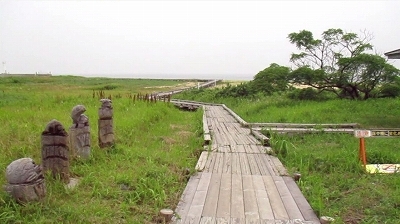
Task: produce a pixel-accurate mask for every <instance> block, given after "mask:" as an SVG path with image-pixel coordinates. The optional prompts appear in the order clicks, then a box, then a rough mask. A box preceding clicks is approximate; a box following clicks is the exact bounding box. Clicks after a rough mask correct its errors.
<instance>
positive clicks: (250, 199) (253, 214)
mask: <svg viewBox="0 0 400 224" xmlns="http://www.w3.org/2000/svg"><path fill="white" fill-rule="evenodd" d="M242 178H243V196H244V214H245V218H246V219H259V218H260V216H259V213H258V205H257V199H256V193H255V191H254V188H253V180H252V177H251V175H242Z"/></svg>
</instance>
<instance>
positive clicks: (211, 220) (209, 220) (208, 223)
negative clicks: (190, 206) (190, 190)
mask: <svg viewBox="0 0 400 224" xmlns="http://www.w3.org/2000/svg"><path fill="white" fill-rule="evenodd" d="M215 222H216V220H215V217H204V216H203V217H201V220H200V224H215Z"/></svg>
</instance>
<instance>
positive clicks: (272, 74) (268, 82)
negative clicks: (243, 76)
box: [250, 63, 290, 94]
mask: <svg viewBox="0 0 400 224" xmlns="http://www.w3.org/2000/svg"><path fill="white" fill-rule="evenodd" d="M289 73H290V68H288V67H285V66H280V65H278V64H276V63H272V64H271V65H270V66H269V67H267V68H265V69H264V70H262V71H260V72H258V73H257V75H255V76H254V79H253V80H252V81H251V82H250V86H251V88H252V89H253V91H255V92H264V93H266V94H271V93H273V92H279V91H284V90H286V89H288V87H289V82H288V77H289Z"/></svg>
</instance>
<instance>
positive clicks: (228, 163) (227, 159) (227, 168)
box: [222, 153, 232, 174]
mask: <svg viewBox="0 0 400 224" xmlns="http://www.w3.org/2000/svg"><path fill="white" fill-rule="evenodd" d="M223 155H224V163H223V166H222V173H229V174H231V173H232V172H231V169H232V153H224V154H223Z"/></svg>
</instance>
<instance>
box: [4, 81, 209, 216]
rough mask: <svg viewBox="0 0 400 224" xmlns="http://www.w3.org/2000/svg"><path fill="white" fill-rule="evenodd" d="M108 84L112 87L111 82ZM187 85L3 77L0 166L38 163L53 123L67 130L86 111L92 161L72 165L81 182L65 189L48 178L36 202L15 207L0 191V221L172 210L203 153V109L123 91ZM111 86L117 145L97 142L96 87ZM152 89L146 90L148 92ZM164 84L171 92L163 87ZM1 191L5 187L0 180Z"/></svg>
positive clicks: (125, 214) (75, 162) (141, 90)
mask: <svg viewBox="0 0 400 224" xmlns="http://www.w3.org/2000/svg"><path fill="white" fill-rule="evenodd" d="M110 83H111V84H110ZM184 83H185V82H184V81H171V80H167V81H160V80H155V81H154V80H128V79H126V80H114V79H101V78H98V79H97V78H96V79H95V80H93V79H91V78H90V79H89V78H82V77H40V78H39V77H35V78H0V97H1V98H0V122H1V124H2V128H1V129H0V136H1V138H0V149H1V151H2V156H1V157H0V167H3V170H5V168H6V167H7V165H8V164H9V163H11V162H12V161H13V160H16V159H18V158H22V157H31V158H32V159H34V161H35V162H36V163H39V164H40V163H41V158H40V153H41V143H40V135H41V132H42V131H43V130H44V127H45V125H46V124H47V122H49V121H50V120H52V119H57V120H59V121H60V122H61V123H62V124H63V125H64V128H65V129H66V130H67V131H68V129H69V127H70V126H71V124H72V120H71V118H70V112H71V109H72V107H73V106H75V105H77V104H83V105H85V107H86V109H87V111H86V112H85V114H86V115H87V116H88V117H89V123H90V129H91V142H92V147H91V152H92V154H91V158H90V159H89V160H87V161H82V160H79V159H72V160H71V161H70V172H71V176H72V177H74V178H79V180H80V183H79V185H78V187H77V188H75V189H65V187H64V186H63V185H62V184H61V183H60V182H59V181H56V180H52V179H51V178H46V186H47V195H46V198H45V199H44V201H43V202H41V203H30V204H28V205H26V206H21V205H19V204H16V203H15V202H14V201H13V200H12V199H11V198H10V197H9V196H8V195H7V194H6V193H5V192H4V191H1V193H0V223H156V222H157V221H159V219H158V217H157V215H158V212H159V210H160V209H162V208H172V209H173V208H174V206H176V205H177V202H178V200H179V198H180V196H181V193H182V191H183V189H184V187H185V185H186V182H187V179H188V178H189V176H190V175H191V174H192V173H193V172H195V171H194V170H193V168H194V167H195V164H196V162H197V159H198V156H199V153H200V149H201V142H200V140H201V138H200V136H201V127H202V124H201V116H202V113H201V111H197V112H183V111H179V110H177V109H176V108H175V107H173V106H172V105H170V104H168V103H164V102H157V103H150V102H144V101H135V102H133V101H132V99H129V98H127V97H124V96H125V95H127V94H128V93H133V94H134V93H139V92H140V93H143V92H145V91H152V90H155V89H157V86H162V87H161V88H160V89H166V90H167V89H168V88H169V89H171V88H174V87H173V85H184ZM107 85H112V86H115V88H113V89H108V90H105V92H106V95H108V94H111V95H115V94H121V95H122V97H121V98H118V99H113V108H114V131H115V136H116V141H115V145H114V146H113V147H110V148H108V149H100V148H99V147H98V143H97V118H98V115H97V111H98V108H99V107H100V102H99V99H98V98H97V97H95V98H93V96H92V92H93V89H94V87H96V86H103V87H104V86H107ZM152 85H153V86H154V88H144V87H149V86H152ZM165 86H169V87H165ZM0 183H1V185H3V184H5V183H6V180H5V175H1V176H0Z"/></svg>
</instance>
